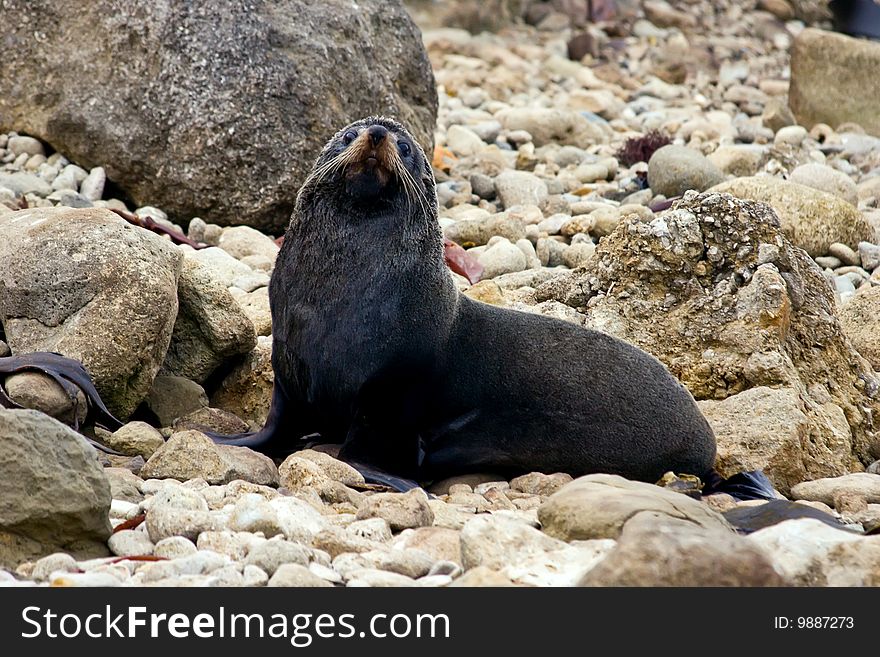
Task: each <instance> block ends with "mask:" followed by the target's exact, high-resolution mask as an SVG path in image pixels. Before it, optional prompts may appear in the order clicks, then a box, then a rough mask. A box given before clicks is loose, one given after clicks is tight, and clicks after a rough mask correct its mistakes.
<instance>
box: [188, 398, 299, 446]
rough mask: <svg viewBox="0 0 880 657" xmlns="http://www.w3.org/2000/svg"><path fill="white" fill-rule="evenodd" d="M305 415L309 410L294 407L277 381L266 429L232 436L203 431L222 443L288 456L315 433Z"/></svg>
mask: <svg viewBox="0 0 880 657" xmlns="http://www.w3.org/2000/svg"><path fill="white" fill-rule="evenodd" d="M305 417H306V413H305V410H304V409H301V408H299V407H296V408H294V403H293V402H291V401H290V400H289V399H288V397H287V395H285V394H284V391H283V390H282V389H281V386H279V385H278V383H277V382H276V383H275V385H274V387H273V388H272V403H271V405H270V406H269V415H268V416H267V417H266V423H265V424H264V425H263V428H262V429H260V430H259V431H248V432H245V433H237V434H229V435H224V434H220V433H216V432H213V431H203V432H202V433H204V434H205V435H206V436H208V438H210V439H211V440H213V441H214V442H215V443H217V444H218V445H232V446H233V447H249V448H250V449H253V450H256V451H258V452H262V453H263V454H267V455H269V456H287V455H289V454H292V453H293V452H295V451H297V450H300V449H303V444H302V440H301V438H302V437H303V436H307V435H309V434H311V433H313V432H311V431H307V430H305V424H306V423H305V422H304V419H305ZM298 425H300V426H298Z"/></svg>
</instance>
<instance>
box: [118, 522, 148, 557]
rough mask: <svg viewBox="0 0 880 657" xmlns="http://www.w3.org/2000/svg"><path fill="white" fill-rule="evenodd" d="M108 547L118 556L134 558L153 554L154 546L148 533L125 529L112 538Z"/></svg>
mask: <svg viewBox="0 0 880 657" xmlns="http://www.w3.org/2000/svg"><path fill="white" fill-rule="evenodd" d="M107 547H109V548H110V551H111V552H112V553H113V554H115V555H116V556H119V557H134V556H142V555H151V554H153V548H154V545H153V541H151V540H150V537H149V535H148V534H147V533H146V532H143V531H136V530H131V529H124V530H122V531H119V532H115V533H114V534H113V535H112V536H110V539H109V540H108V541H107Z"/></svg>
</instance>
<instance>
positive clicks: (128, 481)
mask: <svg viewBox="0 0 880 657" xmlns="http://www.w3.org/2000/svg"><path fill="white" fill-rule="evenodd" d="M104 474H105V475H106V476H107V481H109V482H110V495H111V496H112V497H113V499H114V500H125V501H126V502H131V503H133V504H138V503H140V502H142V501H143V499H144V495H143V493H141V491H140V486H141V484H143V483H144V481H143V479H141V478H140V477H138V476H137V475H136V474H134V473H133V472H132V471H131V470H128V469H127V468H104Z"/></svg>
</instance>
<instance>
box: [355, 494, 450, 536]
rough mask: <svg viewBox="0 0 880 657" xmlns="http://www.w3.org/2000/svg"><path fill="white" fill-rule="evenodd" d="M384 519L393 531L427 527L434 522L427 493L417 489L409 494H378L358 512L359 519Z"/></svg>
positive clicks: (369, 499)
mask: <svg viewBox="0 0 880 657" xmlns="http://www.w3.org/2000/svg"><path fill="white" fill-rule="evenodd" d="M366 518H384V519H385V520H387V521H388V525H389V526H390V527H391V529H392V531H400V530H403V529H407V528H414V527H425V526H428V525H431V524H432V523H433V522H434V512H433V511H432V510H431V507H430V506H429V505H428V497H427V495H426V494H425V491H423V490H421V489H419V488H415V489H413V490H411V491H409V492H408V493H377V494H376V495H372V496H371V497H369V498H367V500H366V502H365V503H364V505H363V507H361V508H360V510H358V513H357V519H358V520H364V519H366Z"/></svg>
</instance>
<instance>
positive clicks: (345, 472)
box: [296, 449, 364, 486]
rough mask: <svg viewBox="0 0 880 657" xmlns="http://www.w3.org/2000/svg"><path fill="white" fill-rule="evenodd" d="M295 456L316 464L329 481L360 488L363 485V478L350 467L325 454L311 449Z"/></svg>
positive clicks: (299, 452)
mask: <svg viewBox="0 0 880 657" xmlns="http://www.w3.org/2000/svg"><path fill="white" fill-rule="evenodd" d="M296 455H297V456H298V457H299V458H301V459H305V460H307V461H311V462H312V463H315V464H317V465H318V466H319V467H320V468H321V470H323V471H324V474H326V475H327V476H328V477H329V478H330V479H332V480H333V481H338V482H339V483H341V484H345V485H346V486H361V485H363V484H364V476H363V475H362V474H361V473H360V472H358V471H357V470H355V469H354V468H353V467H351V466H350V465H349V464H348V463H346V462H345V461H340V460H339V459H335V458H333V457H332V456H330V455H329V454H326V453H325V452H318V451H316V450H313V449H303V450H300V451H298V452H297V453H296Z"/></svg>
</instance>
